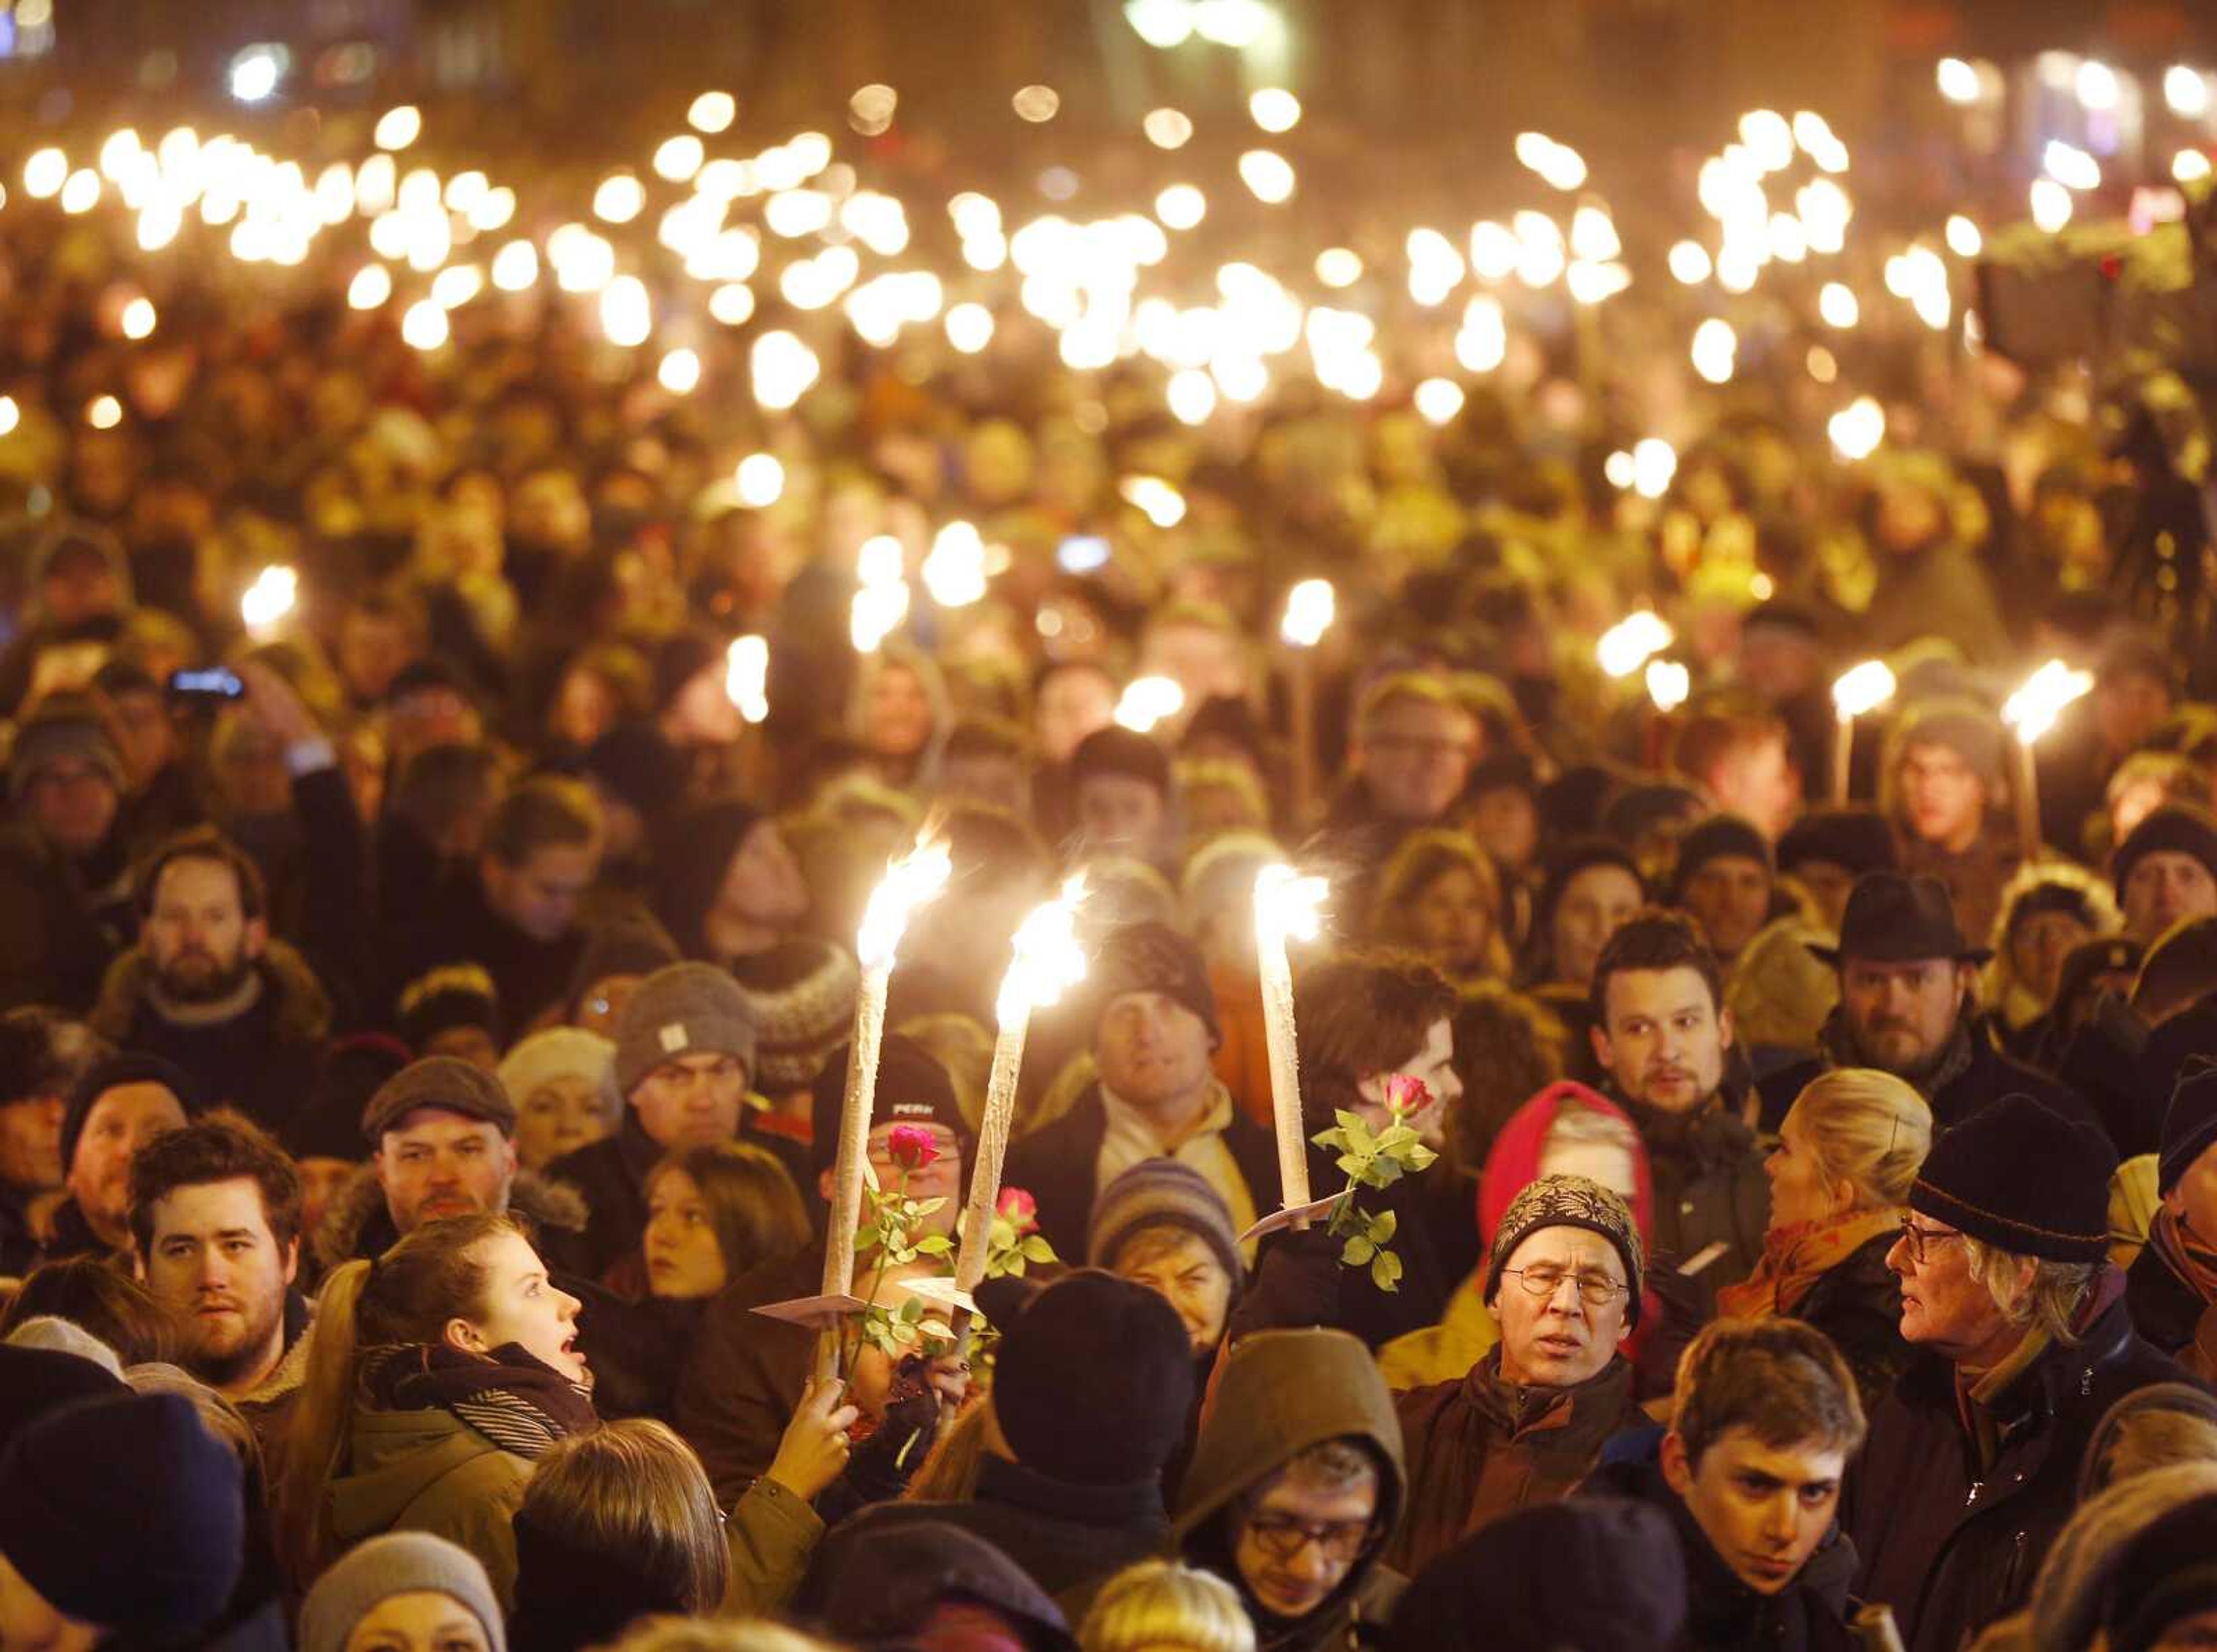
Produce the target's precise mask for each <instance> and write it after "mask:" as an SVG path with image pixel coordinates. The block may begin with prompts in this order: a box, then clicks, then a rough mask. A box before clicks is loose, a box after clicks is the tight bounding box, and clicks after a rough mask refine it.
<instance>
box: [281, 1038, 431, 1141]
mask: <svg viewBox="0 0 2217 1652" xmlns="http://www.w3.org/2000/svg"><path fill="white" fill-rule="evenodd" d="M414 1059H415V1058H414V1057H413V1056H411V1055H410V1054H409V1053H408V1046H407V1045H405V1044H404V1043H401V1042H400V1041H399V1040H398V1038H395V1037H392V1036H390V1035H389V1034H386V1033H381V1032H357V1033H353V1034H349V1036H346V1037H344V1038H340V1039H336V1040H334V1041H333V1042H332V1043H331V1045H330V1048H329V1049H326V1050H324V1056H323V1060H322V1061H320V1062H318V1065H317V1067H316V1077H315V1082H314V1083H313V1084H312V1085H311V1086H309V1088H308V1093H307V1096H306V1099H305V1100H304V1101H303V1102H302V1103H301V1104H300V1106H298V1107H295V1108H294V1109H293V1111H292V1112H291V1113H289V1114H287V1116H286V1119H285V1123H283V1124H282V1125H281V1127H280V1128H279V1129H278V1132H277V1140H278V1142H279V1144H280V1145H281V1146H282V1147H283V1148H284V1149H285V1151H286V1152H287V1153H289V1154H292V1155H293V1158H295V1159H343V1160H349V1162H351V1161H355V1160H360V1159H361V1156H362V1141H361V1116H362V1113H363V1111H365V1110H366V1109H367V1107H368V1105H369V1098H371V1097H372V1096H374V1095H375V1094H376V1093H377V1092H379V1091H380V1090H381V1089H383V1088H384V1087H385V1083H386V1080H388V1079H390V1078H392V1077H393V1076H394V1075H395V1074H396V1073H398V1072H399V1071H400V1069H401V1068H402V1067H406V1066H407V1065H408V1064H409V1062H410V1061H412V1060H414Z"/></svg>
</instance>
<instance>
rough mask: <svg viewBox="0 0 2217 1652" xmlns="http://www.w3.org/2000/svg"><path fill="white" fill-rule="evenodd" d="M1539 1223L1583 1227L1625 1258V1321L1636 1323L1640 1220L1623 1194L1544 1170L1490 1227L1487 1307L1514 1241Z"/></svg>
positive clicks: (1641, 1265) (1643, 1266)
mask: <svg viewBox="0 0 2217 1652" xmlns="http://www.w3.org/2000/svg"><path fill="white" fill-rule="evenodd" d="M1541 1228H1584V1229H1585V1230H1586V1231H1587V1232H1588V1233H1590V1234H1600V1235H1601V1236H1602V1237H1603V1239H1606V1240H1607V1241H1609V1243H1610V1244H1611V1245H1612V1246H1614V1247H1615V1249H1616V1254H1617V1257H1618V1259H1619V1260H1621V1262H1622V1263H1623V1264H1624V1278H1625V1282H1626V1284H1628V1285H1630V1286H1631V1290H1630V1291H1629V1292H1628V1293H1627V1296H1626V1301H1625V1309H1624V1322H1625V1324H1626V1325H1627V1326H1633V1325H1637V1324H1639V1323H1640V1291H1641V1290H1642V1289H1644V1288H1645V1284H1646V1272H1647V1256H1646V1252H1645V1250H1643V1249H1642V1248H1641V1247H1640V1228H1639V1225H1638V1224H1637V1223H1636V1222H1633V1219H1632V1211H1631V1210H1630V1208H1629V1207H1628V1206H1627V1205H1626V1203H1625V1202H1624V1201H1623V1200H1622V1199H1621V1198H1619V1197H1617V1196H1616V1195H1615V1194H1614V1193H1612V1192H1610V1191H1609V1189H1607V1188H1605V1187H1603V1185H1601V1184H1600V1183H1599V1182H1596V1181H1592V1180H1590V1179H1588V1178H1586V1177H1584V1176H1542V1177H1541V1178H1540V1179H1539V1180H1537V1181H1535V1182H1534V1183H1533V1184H1532V1185H1530V1186H1529V1187H1528V1188H1526V1189H1525V1190H1524V1191H1522V1193H1519V1194H1518V1195H1517V1196H1516V1197H1515V1198H1513V1199H1511V1200H1510V1202H1509V1208H1508V1210H1504V1211H1503V1212H1502V1215H1501V1226H1500V1227H1499V1228H1498V1229H1496V1230H1495V1232H1494V1235H1493V1249H1492V1251H1491V1253H1489V1254H1488V1255H1487V1257H1486V1259H1485V1305H1486V1306H1487V1307H1488V1308H1491V1307H1492V1306H1493V1303H1494V1300H1495V1298H1497V1297H1498V1296H1500V1295H1501V1270H1502V1269H1504V1267H1506V1266H1508V1265H1509V1259H1510V1257H1512V1256H1514V1255H1515V1254H1516V1247H1518V1246H1519V1245H1522V1243H1523V1242H1524V1241H1526V1240H1527V1239H1528V1238H1530V1237H1531V1236H1532V1235H1533V1234H1535V1233H1538V1232H1539V1231H1540V1229H1541Z"/></svg>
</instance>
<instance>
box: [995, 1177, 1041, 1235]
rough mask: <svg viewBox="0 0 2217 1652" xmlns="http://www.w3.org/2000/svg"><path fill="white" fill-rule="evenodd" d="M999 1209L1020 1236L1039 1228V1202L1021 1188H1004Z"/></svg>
mask: <svg viewBox="0 0 2217 1652" xmlns="http://www.w3.org/2000/svg"><path fill="white" fill-rule="evenodd" d="M997 1208H998V1210H1000V1213H1001V1214H1002V1215H1003V1216H1006V1217H1007V1218H1008V1219H1009V1220H1010V1222H1011V1223H1013V1224H1014V1225H1015V1227H1016V1231H1017V1232H1018V1233H1020V1234H1022V1233H1028V1232H1030V1231H1031V1230H1032V1229H1033V1228H1036V1227H1038V1226H1039V1201H1038V1200H1037V1199H1035V1198H1034V1197H1032V1196H1031V1195H1030V1194H1028V1193H1027V1192H1025V1191H1024V1190H1023V1189H1022V1188H1021V1187H1004V1188H1003V1189H1002V1190H1001V1202H1000V1204H999V1206H998V1207H997Z"/></svg>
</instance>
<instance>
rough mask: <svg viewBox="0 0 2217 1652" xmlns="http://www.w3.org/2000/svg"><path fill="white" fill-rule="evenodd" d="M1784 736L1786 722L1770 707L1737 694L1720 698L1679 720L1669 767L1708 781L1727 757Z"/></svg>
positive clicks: (1692, 777) (1693, 778) (1702, 780)
mask: <svg viewBox="0 0 2217 1652" xmlns="http://www.w3.org/2000/svg"><path fill="white" fill-rule="evenodd" d="M1785 738H1786V725H1785V723H1784V722H1783V721H1782V720H1781V719H1780V718H1779V716H1778V715H1777V714H1776V713H1775V712H1774V711H1772V710H1770V709H1769V708H1768V707H1767V706H1764V705H1763V704H1762V703H1761V702H1757V701H1754V700H1751V699H1747V698H1743V697H1741V696H1729V697H1720V698H1718V699H1716V700H1713V701H1711V702H1709V703H1708V705H1707V706H1705V707H1703V708H1701V709H1700V710H1698V711H1695V712H1693V713H1692V714H1691V715H1689V716H1687V717H1686V718H1685V719H1684V720H1683V721H1681V722H1680V724H1679V726H1678V735H1677V739H1676V740H1674V741H1673V742H1672V743H1671V748H1670V770H1672V772H1674V773H1677V774H1681V775H1683V776H1685V777H1688V778H1689V779H1691V780H1696V781H1700V782H1701V783H1703V784H1707V783H1708V777H1709V775H1710V774H1711V772H1712V771H1713V770H1714V769H1715V768H1716V766H1717V764H1720V763H1722V762H1723V761H1724V760H1725V759H1726V758H1730V757H1732V756H1735V755H1737V754H1738V753H1739V752H1745V751H1748V750H1750V749H1751V748H1753V747H1756V746H1768V745H1769V744H1770V743H1771V742H1772V741H1774V740H1783V739H1785Z"/></svg>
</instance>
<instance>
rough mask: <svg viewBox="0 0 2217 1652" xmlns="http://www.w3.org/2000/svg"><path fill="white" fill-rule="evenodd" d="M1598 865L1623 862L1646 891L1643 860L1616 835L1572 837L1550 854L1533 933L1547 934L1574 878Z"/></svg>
mask: <svg viewBox="0 0 2217 1652" xmlns="http://www.w3.org/2000/svg"><path fill="white" fill-rule="evenodd" d="M1596 866H1621V867H1622V868H1623V869H1625V871H1626V872H1627V873H1628V874H1630V875H1631V878H1632V881H1633V882H1634V883H1636V884H1638V885H1639V886H1640V888H1641V889H1642V890H1643V891H1644V890H1645V889H1646V887H1647V883H1646V879H1644V878H1642V877H1641V876H1640V863H1639V862H1638V861H1636V860H1634V859H1633V857H1632V851H1630V850H1629V849H1627V848H1626V847H1625V846H1624V845H1622V844H1621V843H1618V842H1617V841H1616V840H1615V838H1572V839H1571V841H1570V842H1569V843H1567V844H1565V845H1563V847H1562V848H1561V849H1560V850H1559V851H1557V852H1556V853H1554V854H1553V855H1550V856H1548V857H1547V880H1546V882H1543V883H1541V885H1540V900H1539V904H1538V905H1537V906H1535V907H1534V908H1533V909H1532V932H1533V934H1535V935H1536V936H1540V937H1546V936H1547V934H1548V933H1549V932H1550V931H1551V930H1552V929H1553V925H1554V921H1555V908H1556V907H1557V906H1560V905H1561V904H1562V900H1563V896H1564V894H1565V893H1566V892H1567V891H1568V890H1569V888H1570V887H1571V880H1572V879H1573V878H1575V877H1577V876H1578V874H1579V873H1581V872H1588V871H1591V870H1592V869H1594V868H1595V867H1596Z"/></svg>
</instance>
